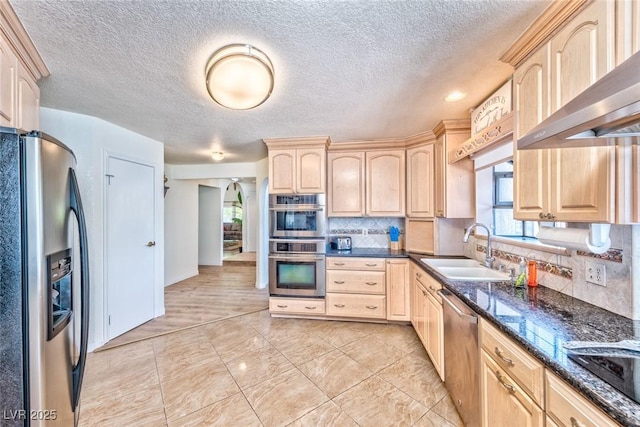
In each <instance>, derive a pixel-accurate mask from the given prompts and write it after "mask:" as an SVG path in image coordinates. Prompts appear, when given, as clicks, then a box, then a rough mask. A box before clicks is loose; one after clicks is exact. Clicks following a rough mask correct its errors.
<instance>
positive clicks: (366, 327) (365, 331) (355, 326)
mask: <svg viewBox="0 0 640 427" xmlns="http://www.w3.org/2000/svg"><path fill="white" fill-rule="evenodd" d="M383 326H384V325H381V324H377V323H360V322H340V321H318V323H317V324H315V325H313V326H312V327H311V328H310V330H311V332H313V334H315V335H317V336H319V337H320V338H322V339H323V340H325V341H327V342H328V343H330V344H333V345H334V346H335V347H342V346H344V345H346V344H349V343H352V342H354V341H357V340H359V339H361V338H364V337H366V336H368V335H371V334H372V333H373V332H375V331H376V330H378V329H380V328H381V327H383Z"/></svg>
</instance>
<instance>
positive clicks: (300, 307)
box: [269, 297, 324, 315]
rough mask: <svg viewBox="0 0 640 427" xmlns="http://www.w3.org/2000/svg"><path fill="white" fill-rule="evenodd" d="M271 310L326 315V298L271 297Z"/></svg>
mask: <svg viewBox="0 0 640 427" xmlns="http://www.w3.org/2000/svg"><path fill="white" fill-rule="evenodd" d="M269 312H271V313H279V314H308V315H324V300H322V299H313V298H308V299H307V298H274V297H271V298H269Z"/></svg>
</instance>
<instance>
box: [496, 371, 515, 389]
mask: <svg viewBox="0 0 640 427" xmlns="http://www.w3.org/2000/svg"><path fill="white" fill-rule="evenodd" d="M496 377H497V378H498V381H499V382H500V384H502V386H503V387H504V388H506V389H507V391H508V392H509V393H510V394H516V388H515V387H514V386H512V385H511V384H509V383H507V382H505V380H504V378H502V374H500V371H496Z"/></svg>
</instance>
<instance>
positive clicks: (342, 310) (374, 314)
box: [326, 293, 386, 319]
mask: <svg viewBox="0 0 640 427" xmlns="http://www.w3.org/2000/svg"><path fill="white" fill-rule="evenodd" d="M326 306H327V315H329V316H341V317H363V318H371V319H384V318H385V317H386V310H385V308H386V307H385V306H386V301H385V296H384V295H363V294H339V293H327V296H326Z"/></svg>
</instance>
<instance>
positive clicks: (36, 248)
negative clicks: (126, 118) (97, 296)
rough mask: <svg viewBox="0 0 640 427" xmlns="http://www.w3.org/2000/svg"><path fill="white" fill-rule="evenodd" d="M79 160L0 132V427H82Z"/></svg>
mask: <svg viewBox="0 0 640 427" xmlns="http://www.w3.org/2000/svg"><path fill="white" fill-rule="evenodd" d="M75 165H76V159H75V156H74V154H73V152H72V151H71V150H70V149H69V148H67V147H66V146H65V145H64V144H62V143H61V142H60V141H57V140H56V139H54V138H52V137H50V136H48V135H45V134H43V133H40V132H30V133H24V132H21V131H19V130H16V129H9V128H0V337H1V338H0V411H1V412H0V425H2V426H14V425H15V426H47V427H49V426H60V427H62V426H64V427H69V426H74V425H77V419H78V413H79V403H80V390H81V386H82V376H83V374H84V367H85V361H86V354H87V340H88V324H89V269H88V266H89V259H88V258H89V257H88V247H87V231H86V225H85V218H84V213H83V210H82V203H81V200H80V193H79V189H78V183H77V180H76V175H75Z"/></svg>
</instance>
